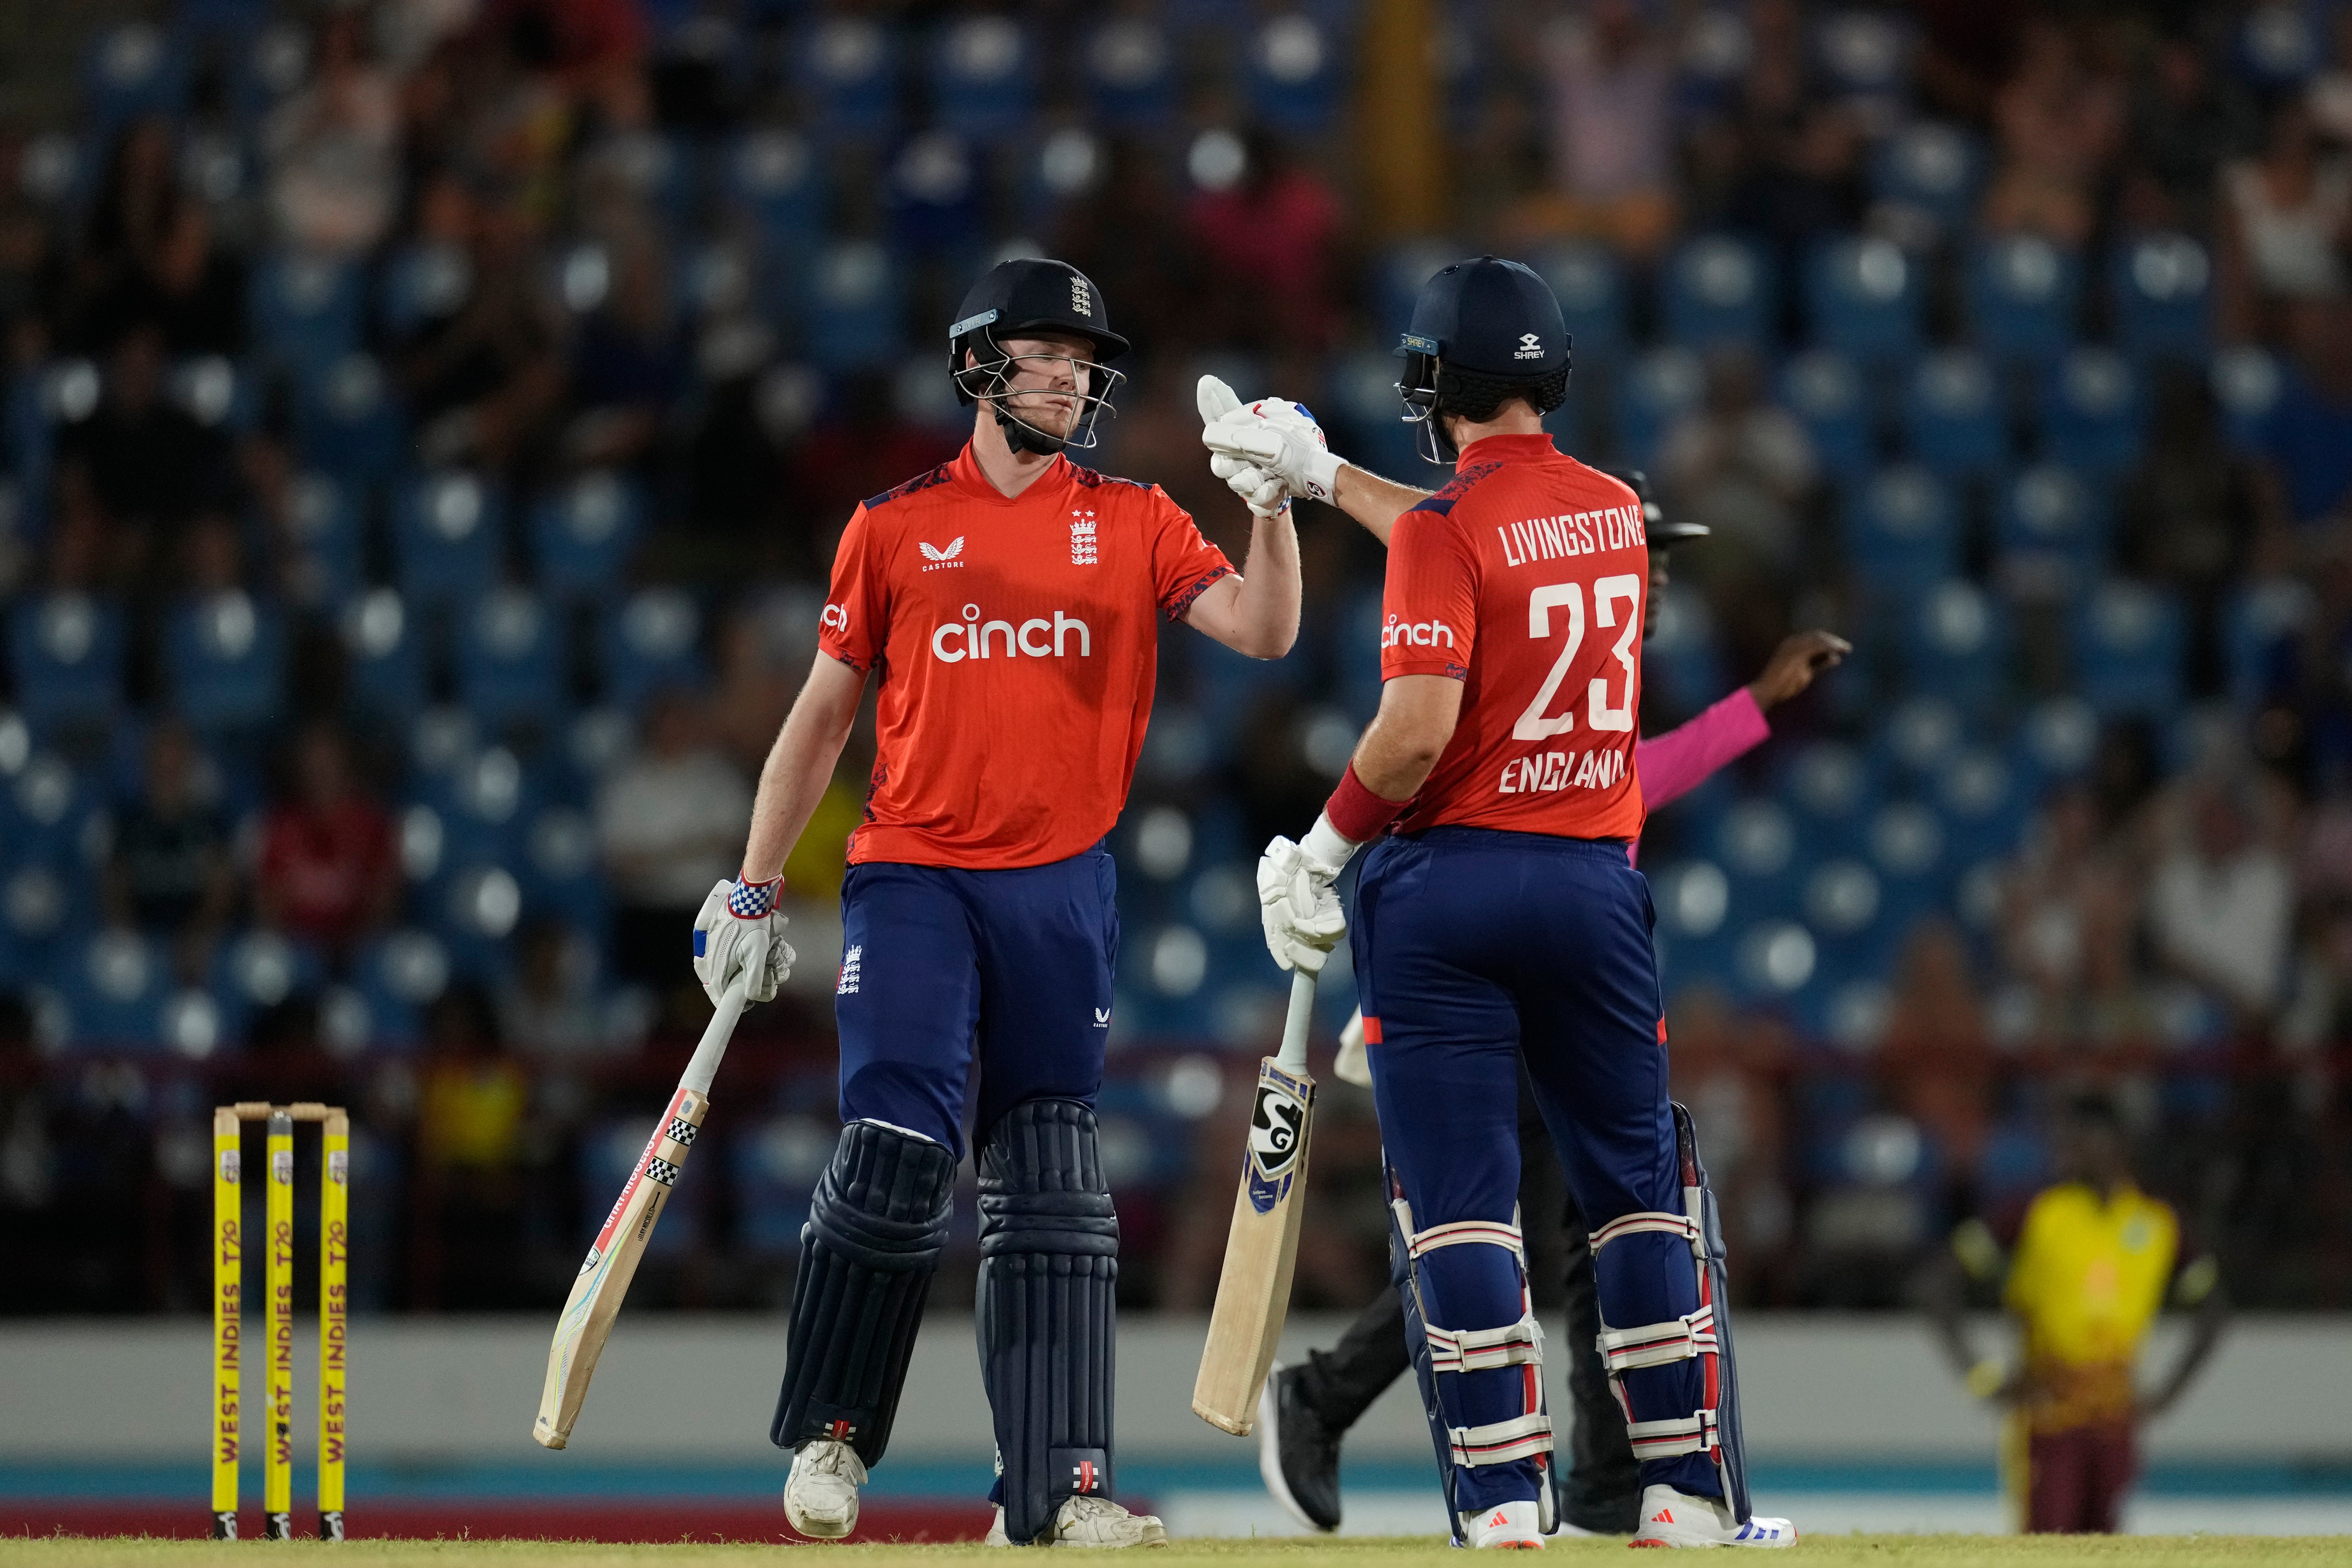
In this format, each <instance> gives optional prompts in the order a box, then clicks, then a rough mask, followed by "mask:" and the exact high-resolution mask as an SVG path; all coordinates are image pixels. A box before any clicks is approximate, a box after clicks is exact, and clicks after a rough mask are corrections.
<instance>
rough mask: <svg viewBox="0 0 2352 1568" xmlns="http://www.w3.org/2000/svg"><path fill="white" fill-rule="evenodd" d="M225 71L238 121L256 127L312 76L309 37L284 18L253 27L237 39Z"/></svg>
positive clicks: (299, 27)
mask: <svg viewBox="0 0 2352 1568" xmlns="http://www.w3.org/2000/svg"><path fill="white" fill-rule="evenodd" d="M226 74H227V77H228V93H229V99H230V101H231V103H232V104H233V105H234V106H235V109H236V115H237V119H238V121H240V122H241V123H242V124H243V125H245V126H246V127H247V128H256V127H257V126H258V125H259V123H260V121H262V120H264V119H265V118H267V117H268V114H269V111H270V110H274V109H276V108H277V107H278V105H279V104H280V103H282V102H283V101H285V100H286V98H287V97H288V95H289V94H290V93H292V92H294V91H295V90H296V89H299V87H301V85H302V83H303V81H304V80H305V79H307V78H308V77H309V76H310V37H309V35H308V33H307V32H306V31H305V30H304V29H303V28H302V27H301V26H299V25H297V24H295V23H293V22H290V21H286V20H282V19H281V20H278V21H276V22H273V23H270V24H269V25H268V26H258V27H255V28H252V29H251V30H249V31H247V32H245V34H244V36H243V37H239V38H238V39H237V40H236V46H235V47H234V49H233V50H232V52H231V57H230V59H229V61H228V68H227V73H226Z"/></svg>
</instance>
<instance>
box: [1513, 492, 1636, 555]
mask: <svg viewBox="0 0 2352 1568" xmlns="http://www.w3.org/2000/svg"><path fill="white" fill-rule="evenodd" d="M1495 531H1496V533H1498V534H1500V535H1502V537H1503V559H1504V560H1505V561H1506V562H1507V563H1510V564H1511V565H1513V566H1524V565H1526V564H1527V563H1528V562H1530V561H1559V560H1564V559H1566V558H1567V557H1569V556H1571V555H1595V554H1598V553H1600V552H1601V551H1604V550H1631V549H1633V546H1635V545H1637V544H1646V543H1648V542H1649V535H1648V534H1647V533H1646V532H1644V531H1643V528H1642V509H1641V508H1640V507H1638V506H1609V507H1602V508H1601V510H1599V511H1577V512H1563V513H1561V514H1560V515H1559V516H1558V517H1531V518H1529V519H1528V521H1525V522H1510V523H1497V524H1496V527H1495Z"/></svg>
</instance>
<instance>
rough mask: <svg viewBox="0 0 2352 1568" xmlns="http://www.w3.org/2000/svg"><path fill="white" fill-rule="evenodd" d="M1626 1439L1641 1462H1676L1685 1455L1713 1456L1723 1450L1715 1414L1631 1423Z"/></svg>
mask: <svg viewBox="0 0 2352 1568" xmlns="http://www.w3.org/2000/svg"><path fill="white" fill-rule="evenodd" d="M1625 1436H1627V1437H1628V1438H1630V1439H1632V1441H1633V1457H1634V1458H1637V1459H1672V1458H1677V1457H1679V1456H1681V1455H1684V1454H1712V1453H1714V1452H1715V1451H1716V1450H1717V1448H1718V1447H1721V1446H1722V1442H1721V1438H1720V1437H1719V1436H1717V1430H1716V1421H1715V1412H1714V1411H1713V1410H1702V1411H1700V1412H1699V1413H1698V1414H1697V1415H1681V1416H1676V1417H1675V1418H1674V1419H1673V1420H1670V1421H1629V1422H1627V1423H1626V1424H1625Z"/></svg>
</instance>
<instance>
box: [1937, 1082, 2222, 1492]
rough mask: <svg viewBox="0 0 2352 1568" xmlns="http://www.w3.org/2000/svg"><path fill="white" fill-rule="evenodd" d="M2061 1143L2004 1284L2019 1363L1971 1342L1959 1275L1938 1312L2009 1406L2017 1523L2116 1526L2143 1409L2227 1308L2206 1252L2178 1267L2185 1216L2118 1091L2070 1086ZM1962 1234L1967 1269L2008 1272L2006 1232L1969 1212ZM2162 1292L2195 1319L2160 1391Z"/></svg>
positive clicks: (1971, 1365) (2179, 1386)
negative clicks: (2134, 1149) (2153, 1335)
mask: <svg viewBox="0 0 2352 1568" xmlns="http://www.w3.org/2000/svg"><path fill="white" fill-rule="evenodd" d="M2057 1145H2058V1155H2059V1163H2060V1167H2061V1170H2062V1173H2063V1178H2062V1179H2061V1180H2060V1181H2059V1182H2058V1183H2057V1184H2055V1185H2053V1186H2051V1187H2049V1188H2046V1189H2044V1190H2043V1191H2042V1193H2041V1194H2039V1195H2037V1196H2036V1197H2035V1198H2034V1200H2033V1202H2032V1205H2030V1206H2029V1207H2028V1208H2027V1209H2026V1211H2025V1217H2024V1220H2023V1222H2022V1224H2021V1226H2019V1228H2018V1233H2017V1239H2016V1246H2015V1248H2014V1250H2013V1251H2012V1252H2011V1255H2010V1257H2009V1258H2008V1260H2007V1272H2006V1279H2004V1280H2003V1281H2002V1284H2001V1292H2000V1300H2001V1305H2002V1306H2003V1307H2004V1308H2006V1309H2007V1310H2008V1311H2009V1313H2010V1315H2011V1317H2012V1318H2013V1319H2015V1320H2016V1321H2017V1325H2018V1331H2019V1340H2020V1343H2021V1351H2022V1356H2021V1362H2020V1364H2019V1365H2018V1366H2017V1367H2016V1368H2014V1369H2013V1370H2012V1369H2008V1368H2005V1367H2003V1365H2002V1364H2001V1363H2000V1362H1998V1361H1996V1360H1990V1359H1981V1360H1980V1359H1978V1358H1977V1357H1976V1356H1975V1355H1974V1354H1973V1353H1972V1352H1970V1350H1969V1346H1968V1342H1967V1339H1966V1336H1965V1334H1964V1333H1963V1331H1962V1330H1961V1327H1960V1321H1959V1314H1958V1307H1959V1303H1960V1297H1961V1290H1960V1289H1958V1288H1953V1289H1946V1290H1944V1291H1943V1292H1941V1293H1940V1297H1941V1299H1940V1300H1939V1301H1938V1307H1939V1309H1940V1310H1939V1311H1938V1314H1937V1316H1938V1321H1939V1325H1940V1327H1941V1328H1942V1330H1943V1333H1944V1339H1945V1343H1946V1346H1947V1349H1948V1351H1949V1352H1951V1354H1952V1355H1953V1357H1954V1360H1955V1363H1956V1364H1957V1365H1958V1367H1959V1368H1960V1370H1961V1371H1962V1373H1964V1374H1965V1375H1966V1376H1967V1378H1968V1380H1969V1387H1970V1388H1971V1389H1972V1390H1974V1391H1975V1392H1976V1393H1977V1394H1979V1395H1981V1396H1983V1397H1985V1398H1988V1399H1992V1400H1995V1401H1997V1402H1999V1403H2000V1404H2003V1405H2007V1406H2008V1407H2009V1415H2008V1418H2007V1420H2006V1421H2005V1422H2004V1423H2003V1426H2002V1433H2001V1468H2002V1476H2003V1479H2004V1481H2005V1483H2006V1486H2007V1489H2008V1491H2009V1493H2010V1500H2011V1507H2012V1510H2014V1516H2015V1518H2016V1520H2017V1522H2018V1524H2019V1526H2020V1527H2021V1529H2023V1530H2026V1531H2033V1532H2042V1531H2055V1532H2070V1533H2071V1532H2081V1531H2095V1532H2101V1533H2111V1532H2113V1531H2115V1529H2116V1522H2117V1520H2118V1518H2119V1516H2120V1514H2121V1511H2122V1508H2123V1500H2124V1496H2125V1494H2126V1492H2127V1491H2129V1489H2130V1488H2131V1482H2132V1479H2133V1475H2134V1473H2135V1471H2136V1470H2137V1468H2138V1444H2137V1428H2138V1426H2139V1424H2140V1423H2141V1422H2144V1421H2147V1420H2150V1419H2152V1418H2154V1417H2156V1416H2158V1415H2162V1414H2163V1413H2164V1412H2165V1411H2166V1410H2168V1409H2169V1408H2170V1407H2171V1405H2173V1403H2174V1402H2175V1401H2176V1400H2178V1399H2179V1397H2180V1394H2181V1391H2182V1390H2183V1389H2185V1388H2186V1387H2187V1386H2188V1385H2189V1380H2190V1379H2191V1378H2193V1377H2194V1376H2195V1375H2196V1373H2197V1371H2198V1369H2199V1368H2200V1366H2202V1365H2203V1364H2204V1362H2205V1359H2206V1358H2207V1357H2208V1356H2209V1355H2210V1354H2211V1353H2212V1350H2213V1346H2214V1344H2215V1343H2216V1342H2218V1340H2219V1338H2220V1336H2221V1326H2222V1322H2223V1320H2224V1317H2225V1315H2226V1310H2227V1309H2226V1304H2225V1302H2224V1299H2223V1297H2222V1294H2221V1290H2220V1289H2219V1288H2218V1287H2219V1270H2218V1268H2216V1266H2215V1264H2214V1262H2213V1259H2212V1258H2210V1257H2204V1258H2199V1259H2198V1260H2197V1261H2196V1262H2194V1263H2192V1264H2190V1265H2189V1267H2188V1268H2179V1269H2177V1268H2176V1265H2177V1263H2178V1261H2179V1256H2180V1250H2181V1249H2180V1227H2179V1222H2178V1221H2176V1220H2175V1219H2174V1217H2173V1214H2172V1210H2171V1208H2170V1206H2169V1205H2166V1204H2165V1203H2163V1202H2162V1201H2161V1200H2159V1199H2157V1198H2152V1197H2149V1196H2148V1195H2147V1194H2144V1193H2142V1192H2141V1191H2140V1190H2139V1189H2138V1188H2137V1186H2136V1185H2135V1184H2134V1183H2133V1180H2132V1172H2131V1158H2130V1151H2129V1146H2128V1143H2127V1142H2126V1138H2125V1135H2124V1131H2123V1127H2122V1124H2121V1122H2120V1121H2119V1120H2118V1118H2117V1117H2116V1110H2115V1106H2114V1104H2113V1103H2112V1102H2111V1101H2109V1100H2106V1099H2105V1098H2104V1097H2100V1096H2095V1095H2084V1096H2080V1097H2078V1098H2076V1099H2075V1100H2073V1101H2072V1102H2070V1103H2069V1105H2068V1106H2067V1108H2066V1112H2065V1116H2064V1119H2063V1122H2062V1123H2061V1126H2060V1128H2059V1135H2058V1139H2057ZM1952 1250H1953V1255H1954V1257H1955V1258H1956V1259H1957V1260H1958V1263H1959V1265H1960V1268H1961V1269H1963V1270H1965V1271H1966V1273H1968V1274H1969V1275H1970V1276H1973V1277H1975V1278H1977V1279H1982V1280H1987V1281H1990V1280H1991V1279H1998V1278H2000V1276H2001V1274H2002V1258H2001V1255H2000V1247H1999V1244H1998V1243H1996V1242H1995V1241H1994V1239H1993V1237H1992V1235H1991V1233H1990V1230H1988V1229H1987V1228H1986V1227H1985V1226H1984V1225H1983V1224H1982V1223H1981V1222H1979V1221H1974V1220H1971V1221H1970V1222H1969V1224H1967V1225H1964V1226H1961V1227H1960V1229H1959V1231H1958V1233H1957V1234H1956V1235H1955V1236H1954V1237H1953V1248H1952ZM1957 1283H1958V1282H1957V1280H1955V1281H1954V1285H1955V1286H1957ZM2168 1294H2169V1295H2170V1296H2172V1297H2173V1298H2174V1300H2176V1301H2177V1302H2178V1303H2179V1305H2182V1306H2187V1307H2195V1308H2197V1309H2198V1317H2197V1323H2196V1329H2195V1331H2194V1333H2193V1334H2192V1336H2191V1338H2190V1341H2189V1346H2188V1348H2187V1350H2186V1351H2185V1352H2183V1354H2182V1356H2181V1358H2180V1360H2179V1363H2178V1364H2177V1365H2175V1366H2174V1368H2173V1369H2172V1371H2171V1373H2169V1374H2168V1376H2167V1377H2166V1378H2165V1379H2164V1381H2163V1383H2162V1384H2160V1385H2159V1387H2158V1390H2157V1392H2156V1393H2154V1394H2150V1395H2148V1396H2147V1397H2142V1396H2141V1394H2139V1392H2138V1390H2137V1386H2136V1384H2135V1382H2134V1378H2133V1373H2134V1370H2135V1367H2136V1366H2137V1362H2138V1358H2139V1348H2140V1343H2141V1342H2142V1341H2143V1340H2144V1339H2146V1338H2147V1331H2148V1327H2149V1325H2150V1324H2151V1323H2153V1322H2154V1321H2155V1320H2156V1315H2157V1313H2158V1311H2159V1310H2162V1309H2163V1306H2164V1303H2165V1299H2166V1297H2167V1295H2168Z"/></svg>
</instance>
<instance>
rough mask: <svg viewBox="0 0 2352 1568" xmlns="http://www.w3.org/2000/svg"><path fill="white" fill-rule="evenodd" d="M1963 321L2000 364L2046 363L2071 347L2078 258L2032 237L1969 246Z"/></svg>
mask: <svg viewBox="0 0 2352 1568" xmlns="http://www.w3.org/2000/svg"><path fill="white" fill-rule="evenodd" d="M1967 291H1968V301H1969V323H1970V325H1971V326H1973V327H1974V328H1975V330H1976V341H1977V343H1978V346H1979V347H1980V348H1982V349H1983V350H1984V352H1985V353H1987V354H1989V355H1990V356H1991V357H1992V358H1993V359H1995V360H1997V361H2000V363H2027V364H2047V363H2051V362H2052V361H2053V360H2056V359H2057V358H2058V357H2059V356H2061V355H2062V354H2063V353H2065V352H2066V351H2067V350H2068V349H2070V348H2072V347H2074V339H2075V335H2076V333H2075V323H2076V321H2078V320H2079V319H2080V316H2081V313H2082V308H2083V258H2081V257H2079V256H2077V255H2076V254H2074V252H2073V251H2072V250H2066V249H2062V248H2060V247H2058V246H2056V245H2054V244H2053V243H2052V242H2051V241H2049V240H2047V239H2044V238H2043V237H2042V236H2040V235H2038V234H2016V235H2008V236H2004V237H1999V238H1993V239H1987V240H1984V241H1982V242H1980V243H1979V244H1978V245H1976V246H1974V247H1971V248H1970V250H1969V258H1968V274H1967Z"/></svg>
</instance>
